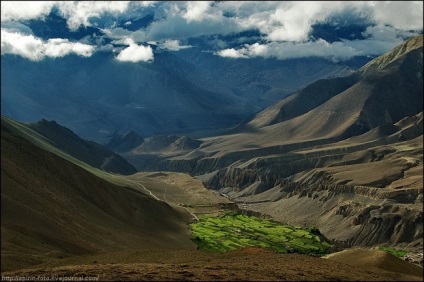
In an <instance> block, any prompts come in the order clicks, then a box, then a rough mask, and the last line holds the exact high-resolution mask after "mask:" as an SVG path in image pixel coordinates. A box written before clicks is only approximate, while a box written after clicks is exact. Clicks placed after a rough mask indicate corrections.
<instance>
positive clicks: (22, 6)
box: [1, 1, 56, 22]
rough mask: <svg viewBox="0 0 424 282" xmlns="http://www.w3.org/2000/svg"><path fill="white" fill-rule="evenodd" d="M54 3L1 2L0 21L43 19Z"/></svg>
mask: <svg viewBox="0 0 424 282" xmlns="http://www.w3.org/2000/svg"><path fill="white" fill-rule="evenodd" d="M54 5H56V1H1V21H2V22H7V21H19V20H29V19H37V18H44V17H45V16H46V15H48V14H49V13H50V10H51V9H52V7H53V6H54Z"/></svg>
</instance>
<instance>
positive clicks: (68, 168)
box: [1, 123, 195, 271]
mask: <svg viewBox="0 0 424 282" xmlns="http://www.w3.org/2000/svg"><path fill="white" fill-rule="evenodd" d="M1 151H2V152H1V153H2V154H1V187H2V189H1V227H2V228H1V230H2V231H1V232H2V267H1V268H2V271H5V270H10V269H18V268H21V267H24V266H30V265H35V264H38V263H41V262H45V261H49V260H54V259H55V258H62V257H68V256H75V255H83V254H90V253H99V252H104V251H118V250H129V249H134V248H149V249H151V248H194V247H195V246H194V243H192V242H191V240H190V235H189V232H188V229H187V223H188V222H190V220H191V219H190V216H189V215H188V214H187V213H183V212H182V211H177V210H175V209H174V208H172V207H170V206H169V205H168V204H166V203H165V202H161V201H157V200H155V199H153V198H151V197H150V196H148V195H146V194H144V192H143V190H142V189H136V188H130V187H128V186H127V187H125V186H118V185H115V184H112V183H110V182H108V181H106V180H104V179H102V178H99V177H97V176H95V175H93V174H92V173H90V172H88V171H86V170H85V169H83V168H81V167H80V166H77V165H75V164H73V163H71V162H69V161H67V160H65V159H63V158H60V157H58V156H57V155H55V154H53V153H51V152H47V151H45V150H43V149H41V148H40V147H38V146H36V145H34V144H32V143H31V142H29V141H28V140H26V139H23V138H22V137H20V136H18V135H16V134H15V133H14V132H13V131H12V130H11V129H10V128H9V127H7V126H5V124H3V123H2V125H1Z"/></svg>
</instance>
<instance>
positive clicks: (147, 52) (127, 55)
mask: <svg viewBox="0 0 424 282" xmlns="http://www.w3.org/2000/svg"><path fill="white" fill-rule="evenodd" d="M126 43H127V44H128V45H129V46H128V47H127V48H125V49H123V50H122V51H121V52H120V53H119V54H118V56H117V57H116V60H118V61H121V62H132V63H136V62H152V61H153V59H154V57H153V50H152V48H151V47H150V46H143V45H137V44H136V43H135V42H134V41H133V40H132V39H131V38H128V39H127V40H126Z"/></svg>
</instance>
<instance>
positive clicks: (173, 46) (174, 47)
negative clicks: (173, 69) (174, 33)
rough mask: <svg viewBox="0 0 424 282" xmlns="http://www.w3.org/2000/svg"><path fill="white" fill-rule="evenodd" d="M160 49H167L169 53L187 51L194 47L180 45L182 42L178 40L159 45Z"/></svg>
mask: <svg viewBox="0 0 424 282" xmlns="http://www.w3.org/2000/svg"><path fill="white" fill-rule="evenodd" d="M159 47H160V48H161V49H166V50H169V51H180V50H181V49H187V48H191V47H193V46H191V45H180V42H179V41H178V40H171V39H170V40H166V41H165V42H163V43H160V44H159Z"/></svg>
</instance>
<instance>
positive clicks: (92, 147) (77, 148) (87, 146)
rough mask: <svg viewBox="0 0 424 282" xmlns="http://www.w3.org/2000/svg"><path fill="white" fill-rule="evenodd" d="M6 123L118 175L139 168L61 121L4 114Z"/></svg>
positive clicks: (29, 136) (8, 126)
mask: <svg viewBox="0 0 424 282" xmlns="http://www.w3.org/2000/svg"><path fill="white" fill-rule="evenodd" d="M1 120H2V121H1V122H2V126H4V127H5V128H6V127H7V128H9V129H10V130H12V131H14V132H15V133H16V134H19V135H20V136H21V137H24V138H27V139H28V138H30V140H31V139H34V138H36V139H38V140H40V142H45V145H46V146H49V145H50V146H52V147H54V148H56V149H59V150H61V151H63V152H64V153H66V154H69V155H70V156H72V157H73V158H75V159H77V160H80V161H81V162H83V163H86V164H88V165H90V166H92V167H95V168H98V169H101V170H104V171H107V172H112V173H118V174H124V175H128V174H133V173H135V172H137V170H136V169H135V168H134V167H133V166H132V165H131V164H129V163H128V162H127V161H126V160H125V159H124V158H122V157H121V156H119V155H118V154H116V153H114V152H113V151H111V150H108V149H106V148H105V147H103V146H101V145H99V144H97V143H96V142H92V141H87V140H84V139H81V138H80V137H79V136H77V135H76V134H75V133H73V132H72V131H71V130H69V129H67V128H65V127H63V126H61V125H59V124H57V123H56V122H55V121H47V120H44V119H43V120H41V121H38V122H36V123H30V124H22V123H17V122H16V121H13V120H11V119H9V118H6V117H3V116H2V117H1Z"/></svg>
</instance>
